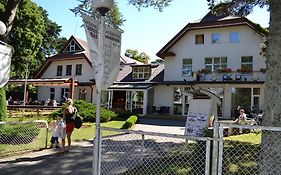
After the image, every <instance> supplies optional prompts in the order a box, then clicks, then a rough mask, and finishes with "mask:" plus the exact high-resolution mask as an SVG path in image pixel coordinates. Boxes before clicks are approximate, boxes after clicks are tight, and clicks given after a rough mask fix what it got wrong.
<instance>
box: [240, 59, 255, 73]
mask: <svg viewBox="0 0 281 175" xmlns="http://www.w3.org/2000/svg"><path fill="white" fill-rule="evenodd" d="M243 58H251V61H250V62H247V61H243ZM242 67H247V68H248V70H249V71H250V72H252V71H253V56H242V57H241V68H242Z"/></svg>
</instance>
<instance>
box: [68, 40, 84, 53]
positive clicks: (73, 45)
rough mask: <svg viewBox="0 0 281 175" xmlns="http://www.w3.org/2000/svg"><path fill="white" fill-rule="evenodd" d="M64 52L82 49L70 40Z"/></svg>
mask: <svg viewBox="0 0 281 175" xmlns="http://www.w3.org/2000/svg"><path fill="white" fill-rule="evenodd" d="M65 51H66V52H77V51H82V49H81V47H80V46H79V45H78V44H77V43H76V42H75V41H71V42H70V43H69V45H68V46H67V48H66V49H65Z"/></svg>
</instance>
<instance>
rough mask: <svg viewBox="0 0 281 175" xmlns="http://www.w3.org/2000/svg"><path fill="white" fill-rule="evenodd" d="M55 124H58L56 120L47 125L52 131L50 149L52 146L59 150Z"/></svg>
mask: <svg viewBox="0 0 281 175" xmlns="http://www.w3.org/2000/svg"><path fill="white" fill-rule="evenodd" d="M57 124H58V120H54V121H51V122H50V124H49V128H50V129H51V131H52V138H51V141H50V142H51V146H50V148H54V146H55V148H59V138H58V132H57V129H58V127H57Z"/></svg>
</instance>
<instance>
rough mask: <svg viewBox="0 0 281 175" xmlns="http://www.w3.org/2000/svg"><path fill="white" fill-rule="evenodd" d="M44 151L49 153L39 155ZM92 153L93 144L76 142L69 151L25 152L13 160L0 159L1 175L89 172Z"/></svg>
mask: <svg viewBox="0 0 281 175" xmlns="http://www.w3.org/2000/svg"><path fill="white" fill-rule="evenodd" d="M46 151H47V152H48V151H49V152H50V153H48V154H46V155H40V153H43V152H46ZM92 155H93V146H83V145H82V146H80V145H79V143H78V145H75V146H73V147H72V150H71V152H69V153H64V154H63V153H59V152H54V151H50V150H44V151H40V152H38V155H37V156H34V157H31V156H30V154H27V155H24V156H21V157H20V158H17V159H14V160H7V161H1V160H0V172H1V175H39V174H40V175H45V174H46V175H52V174H56V175H63V174H71V175H81V174H91V172H92V160H93V156H92Z"/></svg>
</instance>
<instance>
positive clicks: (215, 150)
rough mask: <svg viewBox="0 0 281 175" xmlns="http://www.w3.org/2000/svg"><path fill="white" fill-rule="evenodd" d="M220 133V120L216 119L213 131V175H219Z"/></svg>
mask: <svg viewBox="0 0 281 175" xmlns="http://www.w3.org/2000/svg"><path fill="white" fill-rule="evenodd" d="M218 132H219V122H218V118H217V117H215V122H214V130H213V138H214V139H215V140H214V141H213V154H212V175H217V173H218V141H217V139H218V138H219V137H218Z"/></svg>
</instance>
